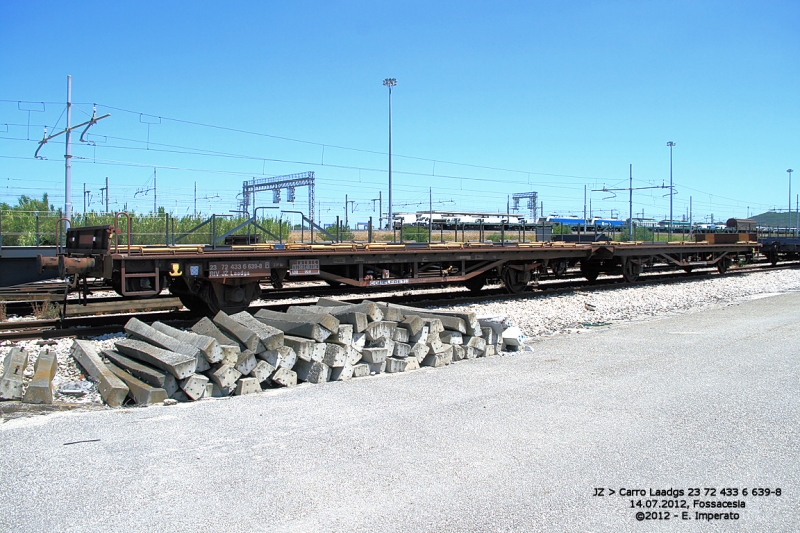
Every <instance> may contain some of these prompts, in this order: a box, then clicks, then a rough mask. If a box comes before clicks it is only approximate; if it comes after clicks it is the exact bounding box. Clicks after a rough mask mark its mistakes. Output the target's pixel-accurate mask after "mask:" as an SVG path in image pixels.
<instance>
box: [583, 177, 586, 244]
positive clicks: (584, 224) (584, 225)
mask: <svg viewBox="0 0 800 533" xmlns="http://www.w3.org/2000/svg"><path fill="white" fill-rule="evenodd" d="M583 234H584V235H586V185H584V186H583Z"/></svg>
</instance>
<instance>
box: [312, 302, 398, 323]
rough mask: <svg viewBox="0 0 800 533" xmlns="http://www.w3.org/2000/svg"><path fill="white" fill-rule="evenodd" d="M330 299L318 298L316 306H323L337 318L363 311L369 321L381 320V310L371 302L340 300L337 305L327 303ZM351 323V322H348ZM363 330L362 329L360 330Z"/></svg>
mask: <svg viewBox="0 0 800 533" xmlns="http://www.w3.org/2000/svg"><path fill="white" fill-rule="evenodd" d="M329 301H330V300H329V299H328V298H320V299H319V300H318V301H317V307H320V308H325V312H327V313H329V314H331V315H333V316H335V317H337V318H339V320H340V321H342V319H341V316H342V315H343V314H347V313H363V314H365V315H366V316H367V319H368V320H369V321H370V322H380V321H381V320H383V311H381V309H380V307H378V306H377V305H376V304H375V303H373V302H362V303H360V304H345V305H341V302H339V304H337V305H330V306H329V305H327V304H328V302H329ZM348 323H351V322H348ZM362 331H363V330H362Z"/></svg>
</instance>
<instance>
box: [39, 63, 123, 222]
mask: <svg viewBox="0 0 800 533" xmlns="http://www.w3.org/2000/svg"><path fill="white" fill-rule="evenodd" d="M96 111H97V109H96V108H95V112H93V113H92V118H91V119H90V120H87V121H86V122H84V123H83V124H78V125H76V126H74V127H73V126H72V76H67V127H66V129H64V130H62V131H60V132H58V133H54V134H53V135H50V136H48V135H47V128H45V130H44V138H42V140H41V141H39V147H38V148H36V152H35V153H34V154H33V157H34V158H36V159H44V157H42V156H40V155H39V150H41V149H42V147H43V146H44V145H45V144H46V143H47V141H49V140H50V139H53V138H54V137H58V136H59V135H61V134H64V133H66V143H65V144H66V148H65V150H64V213H63V215H64V217H65V218H66V219H67V220H69V219H71V218H72V130H74V129H77V128H82V127H83V126H86V129H84V130H83V133H81V140H83V136H84V135H85V134H86V132H87V131H88V130H89V128H91V127H92V126H94V125H95V124H97V122H98V121H100V120H102V119H104V118H107V117H110V116H111V115H110V114H109V113H106V114H105V115H103V116H102V117H98V116H97V113H96Z"/></svg>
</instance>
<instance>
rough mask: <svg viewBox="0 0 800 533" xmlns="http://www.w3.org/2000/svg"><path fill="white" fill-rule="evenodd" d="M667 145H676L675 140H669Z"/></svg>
mask: <svg viewBox="0 0 800 533" xmlns="http://www.w3.org/2000/svg"><path fill="white" fill-rule="evenodd" d="M667 146H675V143H674V142H672V141H668V142H667Z"/></svg>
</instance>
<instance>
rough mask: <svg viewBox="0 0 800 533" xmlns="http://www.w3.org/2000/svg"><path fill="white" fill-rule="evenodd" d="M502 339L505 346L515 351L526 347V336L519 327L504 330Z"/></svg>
mask: <svg viewBox="0 0 800 533" xmlns="http://www.w3.org/2000/svg"><path fill="white" fill-rule="evenodd" d="M501 338H502V342H503V345H505V346H509V347H511V348H513V349H519V347H520V346H525V335H523V334H522V331H521V330H520V329H519V328H518V327H517V326H510V327H507V328H506V329H504V330H503V333H502V337H501Z"/></svg>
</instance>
